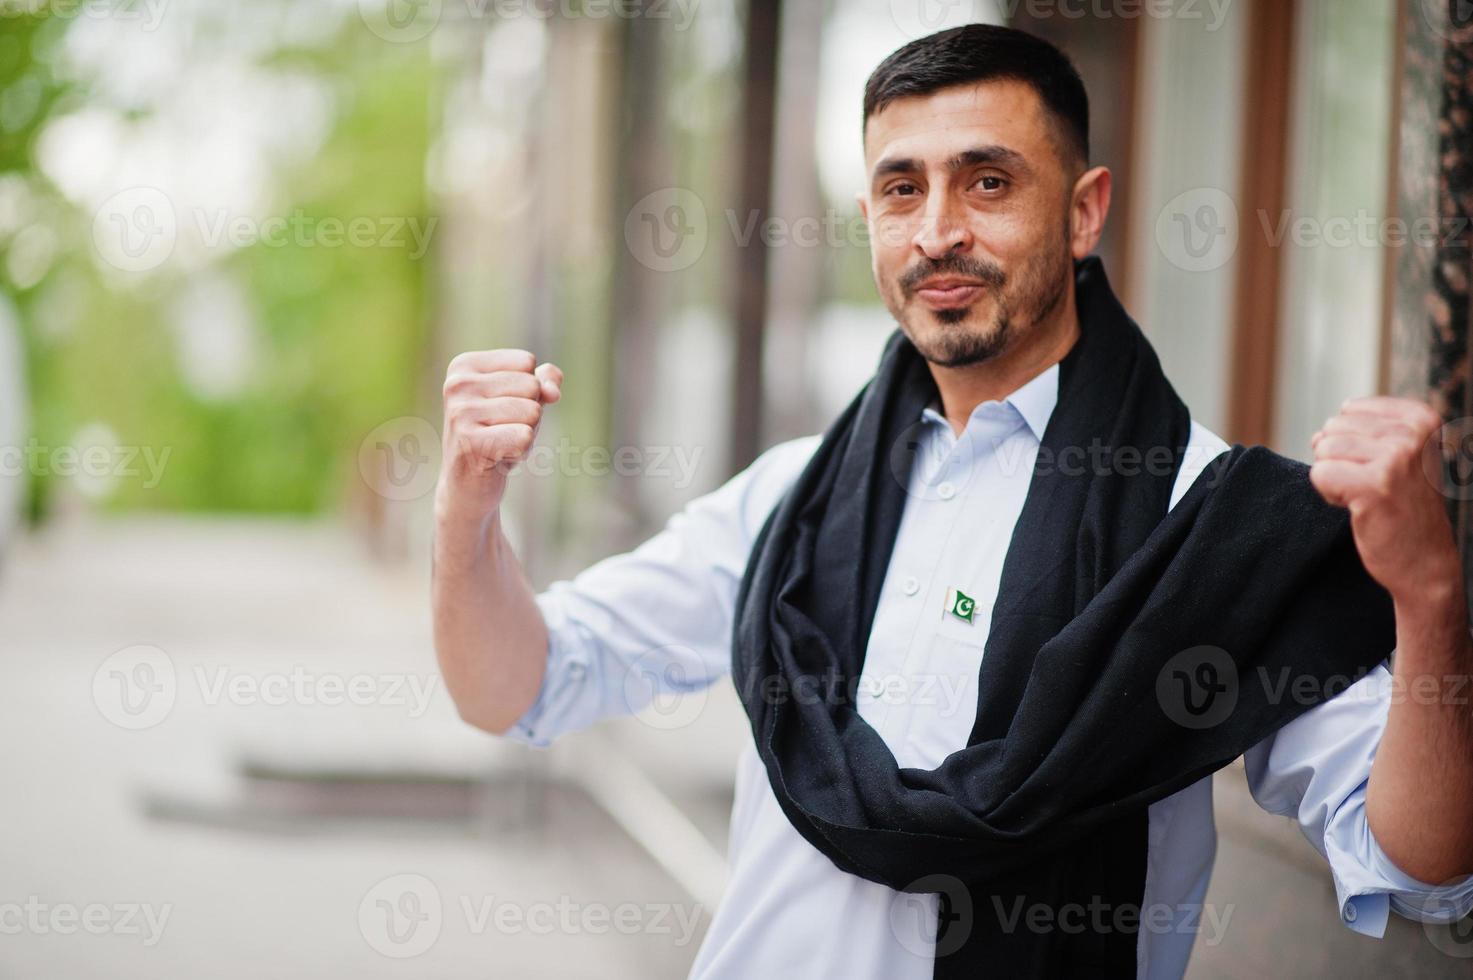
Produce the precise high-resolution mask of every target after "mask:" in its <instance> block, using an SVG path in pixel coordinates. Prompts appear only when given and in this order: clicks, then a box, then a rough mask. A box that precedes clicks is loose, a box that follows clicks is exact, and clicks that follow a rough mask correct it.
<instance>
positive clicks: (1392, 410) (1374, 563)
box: [1309, 397, 1461, 601]
mask: <svg viewBox="0 0 1473 980" xmlns="http://www.w3.org/2000/svg"><path fill="white" fill-rule="evenodd" d="M1441 425H1442V419H1441V418H1440V417H1439V416H1438V415H1437V413H1436V412H1434V411H1433V410H1432V409H1430V408H1428V407H1427V406H1426V405H1424V404H1422V403H1421V402H1417V401H1411V400H1409V399H1405V398H1383V397H1377V398H1355V399H1352V400H1350V401H1348V402H1346V403H1345V405H1344V406H1343V407H1342V408H1341V409H1340V414H1338V415H1336V416H1335V417H1334V418H1332V419H1330V420H1329V421H1328V422H1326V423H1325V426H1324V428H1323V429H1321V430H1320V431H1319V432H1317V433H1315V435H1314V439H1313V441H1312V443H1311V446H1312V447H1313V450H1314V460H1315V461H1314V465H1313V466H1312V467H1311V468H1310V471H1309V478H1310V481H1311V482H1312V483H1313V484H1314V485H1315V488H1316V489H1318V490H1319V492H1320V494H1321V495H1323V496H1324V498H1325V499H1326V500H1328V501H1329V502H1330V503H1332V504H1338V505H1339V506H1341V507H1346V508H1348V509H1349V510H1350V526H1351V531H1352V532H1353V533H1354V535H1355V544H1356V548H1357V549H1358V550H1359V551H1360V556H1361V561H1362V562H1364V563H1365V566H1366V571H1368V572H1370V573H1371V577H1373V578H1374V579H1376V581H1378V582H1380V583H1381V584H1382V585H1383V586H1385V588H1386V591H1388V592H1390V593H1391V595H1392V597H1393V598H1394V599H1397V600H1398V601H1411V600H1414V599H1415V598H1416V597H1417V596H1418V595H1419V594H1421V593H1424V592H1425V591H1426V590H1428V589H1429V587H1430V586H1432V585H1433V584H1435V583H1452V582H1455V581H1458V580H1459V579H1460V575H1461V562H1460V559H1459V557H1458V550H1457V546H1456V544H1455V543H1454V540H1453V534H1452V524H1451V522H1450V521H1449V520H1448V515H1447V502H1446V500H1445V499H1444V497H1443V496H1442V493H1441V492H1440V489H1439V488H1438V487H1436V486H1435V485H1434V484H1433V482H1432V480H1431V479H1430V478H1429V476H1428V474H1429V473H1435V472H1438V471H1439V467H1440V460H1437V461H1433V460H1430V459H1429V457H1430V455H1431V454H1435V453H1440V451H1441V447H1440V444H1439V441H1438V439H1437V434H1438V431H1439V429H1440V427H1441Z"/></svg>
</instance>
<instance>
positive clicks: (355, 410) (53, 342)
mask: <svg viewBox="0 0 1473 980" xmlns="http://www.w3.org/2000/svg"><path fill="white" fill-rule="evenodd" d="M65 27H66V25H65V24H64V23H63V22H61V21H60V20H58V19H54V18H37V17H10V18H6V19H5V20H4V22H3V23H0V30H3V31H4V33H3V34H0V126H4V124H5V123H6V121H7V117H6V109H5V107H6V105H7V104H8V101H13V100H15V99H19V98H22V96H20V95H12V93H13V92H14V91H15V90H16V87H17V86H26V87H29V88H34V87H35V85H36V84H40V85H41V86H42V88H43V93H42V96H41V98H39V99H35V100H34V101H35V102H36V105H37V111H36V112H35V113H34V115H33V117H32V118H30V119H29V120H27V121H26V123H25V124H24V125H23V126H18V127H16V128H14V129H10V128H6V129H5V131H4V136H5V140H4V145H3V148H0V180H6V179H11V180H13V179H15V178H19V179H21V180H23V181H24V182H25V185H26V186H27V188H29V198H30V199H31V200H32V201H33V202H37V203H38V210H39V212H40V213H39V215H38V216H37V218H36V220H39V221H44V222H45V223H46V224H47V225H48V227H49V228H50V230H51V231H52V233H53V234H54V238H55V241H56V243H57V245H56V250H55V255H54V258H53V260H52V262H51V264H50V266H49V268H48V269H47V271H46V273H45V275H44V277H42V278H41V279H40V281H38V282H36V283H34V284H25V285H23V284H21V283H18V282H16V281H15V277H14V276H13V275H12V274H11V271H10V264H9V263H8V262H7V261H5V260H6V259H7V258H8V255H9V252H10V250H11V249H12V247H13V246H14V244H15V240H16V238H17V237H18V235H9V236H8V237H7V236H4V235H0V287H3V291H4V293H5V295H6V297H8V298H9V299H10V300H11V302H12V303H13V304H14V305H15V307H16V308H17V310H18V312H19V314H20V319H21V323H22V336H23V339H24V344H25V347H26V349H27V370H26V373H27V376H28V377H27V381H28V387H29V389H30V396H31V402H32V418H31V421H32V431H33V433H34V436H35V438H36V439H37V440H38V441H39V442H40V443H41V444H42V445H46V446H63V445H67V444H68V442H69V441H71V440H74V439H75V438H76V433H77V431H78V430H79V429H80V428H81V427H83V426H86V425H89V424H93V423H99V424H101V425H103V426H105V427H106V428H107V429H108V430H110V431H111V432H112V433H113V434H114V435H115V437H116V440H117V443H118V444H119V445H120V446H142V447H150V448H151V449H153V450H154V451H155V452H156V453H158V452H168V453H169V456H168V464H167V468H166V471H165V474H164V478H163V480H162V481H161V482H160V483H159V484H158V486H156V487H152V488H150V487H147V486H145V481H144V480H142V479H133V478H127V477H125V478H123V479H120V480H119V481H118V482H117V483H116V485H115V487H114V490H113V493H112V494H111V496H110V497H109V498H108V501H107V503H108V506H110V507H113V508H122V509H131V508H149V509H171V510H234V511H258V512H297V513H309V512H318V511H323V510H327V509H331V508H333V507H334V506H336V505H337V504H338V503H339V502H340V500H341V498H342V496H343V495H344V492H345V489H346V488H347V487H348V485H349V481H350V480H354V479H356V476H355V472H356V471H355V465H356V464H355V460H356V456H357V452H358V446H359V442H360V441H361V439H362V438H363V437H364V436H365V435H366V434H367V433H368V432H369V431H370V430H371V429H373V428H374V427H375V426H376V425H378V424H379V423H381V422H383V421H386V420H388V419H391V418H394V417H396V416H399V415H405V414H412V413H414V412H415V411H416V409H417V408H418V399H417V395H418V393H419V391H418V382H419V380H420V379H421V378H422V377H423V376H424V372H423V370H422V369H421V368H422V365H421V363H420V361H421V358H422V357H423V352H424V349H425V343H426V331H427V323H426V321H427V312H426V275H427V272H428V267H429V261H430V260H429V258H428V256H427V255H418V254H416V252H415V249H414V247H413V239H412V238H411V237H410V236H408V234H407V233H401V234H402V235H403V238H404V239H405V240H406V244H405V245H402V246H401V245H397V244H394V243H392V242H388V241H385V240H384V239H383V237H382V236H383V234H384V233H386V232H388V231H390V230H392V229H393V228H394V227H396V226H400V225H402V224H403V223H405V222H408V221H411V220H412V221H415V222H417V223H418V225H419V227H421V228H430V229H433V227H434V225H433V221H432V216H431V215H430V214H429V206H428V202H427V195H426V189H425V181H424V160H425V156H426V153H427V150H428V142H429V139H430V109H429V107H430V104H431V100H430V84H431V67H430V64H429V59H428V50H427V46H426V45H393V44H385V43H383V42H381V41H379V40H378V39H372V40H371V41H365V38H364V37H363V35H364V34H366V31H365V30H364V28H363V25H362V24H361V22H360V21H359V20H358V19H357V18H356V17H348V18H345V19H344V21H343V26H342V30H341V32H340V33H339V35H338V36H337V38H336V39H335V40H334V41H333V43H331V44H330V45H327V46H324V47H322V48H317V49H313V50H285V51H278V52H274V53H273V54H272V55H271V56H270V57H269V58H268V59H266V61H265V64H266V65H267V66H269V67H271V68H273V69H274V68H277V67H285V68H287V69H289V70H290V71H292V72H295V73H300V72H303V71H308V72H311V73H313V74H314V75H315V76H316V77H319V78H321V79H322V80H324V81H325V82H326V83H327V84H328V86H329V87H330V89H331V91H332V92H333V93H334V95H335V103H334V106H335V108H334V115H333V117H332V120H331V122H330V131H329V135H328V137H327V139H326V141H325V143H324V145H323V147H322V149H321V151H320V152H319V153H318V154H317V155H316V156H315V157H314V158H313V159H310V160H307V161H305V162H304V163H302V164H301V165H300V166H299V167H297V169H296V172H292V173H276V174H273V175H272V179H273V182H274V183H275V185H276V186H277V187H279V188H282V189H283V190H284V193H282V194H280V195H279V197H278V198H277V202H278V204H277V205H276V206H274V207H273V210H274V211H275V213H277V214H279V215H281V216H283V217H287V218H289V219H294V220H299V221H301V222H303V223H305V226H306V227H324V226H321V225H317V223H319V222H324V221H326V222H340V223H342V224H343V225H347V224H348V223H350V222H352V221H353V220H354V219H359V220H360V221H365V220H367V219H373V220H374V221H375V222H376V224H375V226H374V227H375V232H374V234H373V236H372V237H373V241H372V242H371V243H368V242H359V243H357V244H354V243H353V242H352V241H351V240H347V238H346V236H345V240H344V241H343V242H342V243H341V244H323V243H322V242H321V241H320V240H317V239H312V238H309V239H307V240H303V239H301V238H300V237H299V236H292V235H288V236H286V237H285V239H284V240H283V239H276V240H270V241H268V240H259V241H255V242H253V243H251V244H248V245H246V246H244V247H241V248H238V249H236V250H234V251H233V252H227V253H226V254H223V255H222V256H217V257H216V261H215V262H214V263H213V266H212V269H211V270H210V275H212V276H216V277H220V278H222V279H224V280H225V281H227V282H230V283H233V284H234V286H235V287H236V288H237V292H238V293H239V294H240V295H241V296H243V297H244V300H245V307H246V313H247V322H248V323H249V325H250V331H251V334H252V336H251V346H252V348H253V350H254V353H255V356H254V358H253V359H252V361H251V363H252V364H253V365H254V367H253V369H252V370H251V372H250V373H249V374H248V375H247V376H246V378H245V381H244V383H243V384H242V385H241V386H240V387H239V388H238V389H231V390H230V391H229V393H227V394H223V395H222V394H219V393H215V394H211V393H209V392H201V391H198V390H196V386H192V385H191V384H190V383H189V382H188V375H187V372H186V371H185V370H184V369H183V367H182V365H181V351H180V344H179V338H178V330H177V329H176V327H175V326H173V325H171V317H174V316H175V314H174V313H173V310H174V305H175V304H176V303H177V301H178V299H179V297H180V295H181V294H182V292H183V291H184V290H186V289H187V288H188V286H189V285H190V281H191V279H190V277H191V276H194V275H198V274H199V273H198V272H189V273H186V272H182V271H175V270H172V269H165V270H163V271H162V272H161V273H160V274H158V275H156V276H154V277H153V279H152V280H150V281H147V282H140V281H139V280H138V279H137V278H136V277H134V278H133V279H131V280H130V279H129V277H128V276H127V275H124V276H121V277H120V276H118V275H117V274H115V273H114V274H104V270H103V268H102V264H101V263H100V262H98V261H97V254H96V252H95V249H94V245H93V243H92V238H91V234H92V216H91V215H90V214H86V213H83V211H84V210H85V209H83V208H82V207H80V206H79V205H77V204H75V203H74V202H71V201H69V200H67V199H65V198H64V197H63V196H62V195H61V193H60V192H59V191H58V190H57V189H56V188H54V187H52V186H51V185H50V183H49V181H48V180H47V178H46V176H45V175H44V174H43V173H42V172H41V171H40V170H39V169H38V166H37V161H36V143H37V138H38V136H39V135H40V133H41V132H42V131H43V130H44V128H45V126H46V124H47V123H48V122H49V121H51V120H52V119H54V118H55V117H56V116H58V115H60V114H62V113H63V112H66V111H71V110H72V109H74V108H75V107H76V106H77V105H78V104H81V103H85V101H86V99H87V98H88V97H89V95H88V93H86V92H77V91H76V90H75V87H74V86H69V85H68V83H66V82H64V81H62V80H59V79H57V78H56V77H54V75H53V72H52V68H51V67H50V66H51V64H52V56H53V53H54V51H55V49H56V46H57V44H58V43H59V41H60V39H61V36H62V31H63V30H64V29H65ZM23 95H24V97H25V98H27V99H29V98H32V96H31V95H29V94H23ZM182 220H183V219H181V223H182ZM431 242H432V248H433V239H431ZM108 271H109V272H111V270H108ZM58 311H60V312H58ZM63 480H64V478H63V477H58V476H56V475H55V474H53V473H49V472H38V473H35V474H33V501H32V513H33V516H36V517H38V518H39V517H41V516H44V514H45V513H46V511H47V509H48V505H49V503H50V502H51V501H52V500H53V498H54V495H55V494H56V493H57V492H58V491H59V490H60V489H61V486H60V483H61V482H62V481H63Z"/></svg>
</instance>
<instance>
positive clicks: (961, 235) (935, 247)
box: [911, 192, 972, 260]
mask: <svg viewBox="0 0 1473 980" xmlns="http://www.w3.org/2000/svg"><path fill="white" fill-rule="evenodd" d="M911 243H912V244H913V245H914V246H915V249H916V251H918V252H920V253H921V254H922V255H924V256H926V258H928V259H933V260H939V259H944V258H946V257H947V256H948V255H950V254H952V253H953V252H965V251H966V250H968V249H970V248H971V247H972V232H971V229H970V228H968V227H967V223H966V221H965V220H964V218H963V215H962V213H961V209H960V208H958V207H956V206H955V205H954V204H953V203H952V202H951V201H950V200H949V199H948V195H946V194H945V193H940V192H935V193H933V194H932V195H931V200H928V201H927V202H926V213H925V214H924V215H922V217H921V223H920V227H919V228H917V229H916V233H915V236H914V237H913V238H912V239H911Z"/></svg>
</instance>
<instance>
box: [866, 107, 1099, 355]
mask: <svg viewBox="0 0 1473 980" xmlns="http://www.w3.org/2000/svg"><path fill="white" fill-rule="evenodd" d="M1059 125H1060V124H1059V123H1058V122H1057V121H1056V120H1055V119H1054V118H1053V117H1052V116H1051V115H1050V114H1049V112H1048V109H1047V108H1046V107H1045V106H1044V104H1043V102H1042V100H1041V99H1040V98H1039V97H1038V94H1037V93H1036V92H1035V91H1034V90H1033V88H1032V87H1031V86H1029V85H1027V84H1025V83H1023V82H1014V81H993V82H982V83H978V84H975V85H966V86H957V87H955V88H948V89H943V90H941V91H939V92H936V93H933V94H931V95H925V96H915V97H910V98H904V99H899V100H897V101H895V102H892V103H891V104H890V105H888V106H886V107H885V108H884V109H883V110H881V111H880V112H877V113H875V114H874V115H873V116H871V117H870V118H869V123H868V126H867V130H866V134H865V147H864V150H865V167H866V170H867V171H868V172H869V187H868V189H867V191H866V192H865V193H864V194H861V195H860V208H861V210H862V211H863V212H864V216H865V219H866V220H867V221H868V222H869V230H870V242H871V249H872V257H873V263H874V274H875V284H876V286H878V287H879V290H880V296H881V298H882V299H883V300H884V302H885V305H886V306H887V307H889V309H890V313H891V314H892V315H893V316H894V317H895V319H896V321H897V322H898V323H899V324H900V327H901V329H902V330H903V331H904V332H905V334H906V336H907V337H909V338H910V340H911V342H912V343H913V344H915V346H916V348H917V350H919V351H920V352H921V354H922V356H924V357H925V358H926V360H928V361H930V362H931V363H933V364H937V365H941V366H946V367H959V366H962V365H966V364H973V363H976V362H978V361H982V360H985V359H987V358H989V357H992V356H994V355H996V354H998V353H999V352H1001V351H1002V350H1004V349H1006V348H1008V347H1009V346H1010V345H1011V344H1012V343H1013V342H1014V341H1015V340H1016V339H1017V338H1019V337H1021V336H1025V335H1026V333H1027V331H1028V330H1029V329H1031V328H1032V327H1033V326H1034V325H1036V324H1037V323H1039V322H1040V321H1043V320H1045V319H1046V318H1047V317H1048V316H1049V315H1050V314H1051V313H1052V312H1053V311H1054V310H1056V309H1057V308H1058V305H1059V303H1060V302H1061V301H1062V300H1063V298H1064V297H1065V296H1066V295H1067V290H1068V286H1069V282H1070V281H1071V280H1072V278H1073V256H1072V254H1071V238H1070V228H1069V218H1070V208H1071V199H1072V194H1073V186H1074V179H1075V177H1076V175H1077V171H1078V170H1079V169H1080V167H1079V165H1078V163H1077V162H1075V161H1073V160H1067V159H1066V155H1065V151H1064V150H1063V143H1062V142H1061V141H1060V136H1059V134H1058V126H1059Z"/></svg>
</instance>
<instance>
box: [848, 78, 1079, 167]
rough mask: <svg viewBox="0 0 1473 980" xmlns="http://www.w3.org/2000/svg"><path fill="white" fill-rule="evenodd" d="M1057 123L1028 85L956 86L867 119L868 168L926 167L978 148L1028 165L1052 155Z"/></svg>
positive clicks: (917, 97) (1007, 81) (910, 98)
mask: <svg viewBox="0 0 1473 980" xmlns="http://www.w3.org/2000/svg"><path fill="white" fill-rule="evenodd" d="M1052 126H1053V121H1052V120H1051V119H1050V118H1049V117H1048V114H1047V111H1046V110H1045V108H1044V105H1043V100H1042V99H1041V98H1039V95H1038V93H1037V92H1036V91H1035V90H1034V88H1033V86H1031V85H1029V84H1028V83H1026V82H1019V81H1014V80H1012V79H1004V80H997V81H988V82H976V83H974V84H970V85H956V86H952V87H950V88H944V89H941V90H940V91H939V92H932V93H930V94H929V95H912V96H906V97H905V98H903V99H896V100H895V101H894V102H892V103H890V104H889V105H887V106H886V107H885V108H884V109H882V110H880V111H879V112H877V113H875V114H874V115H872V116H870V117H869V122H868V124H867V125H866V127H865V135H864V166H865V170H866V171H873V169H874V166H875V163H876V162H878V161H879V160H881V159H883V158H886V157H892V158H893V157H906V158H908V159H913V160H919V161H925V162H928V163H931V162H939V161H941V160H945V159H947V158H948V157H950V156H952V155H953V154H955V153H958V152H961V151H962V150H966V149H970V148H972V147H976V146H987V145H993V144H996V145H1001V146H1006V147H1009V148H1011V149H1013V150H1016V151H1017V152H1019V153H1021V154H1023V155H1024V156H1026V157H1029V158H1030V159H1036V158H1037V155H1038V154H1040V153H1044V152H1047V151H1048V150H1049V140H1050V134H1051V132H1052V130H1051V127H1052Z"/></svg>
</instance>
